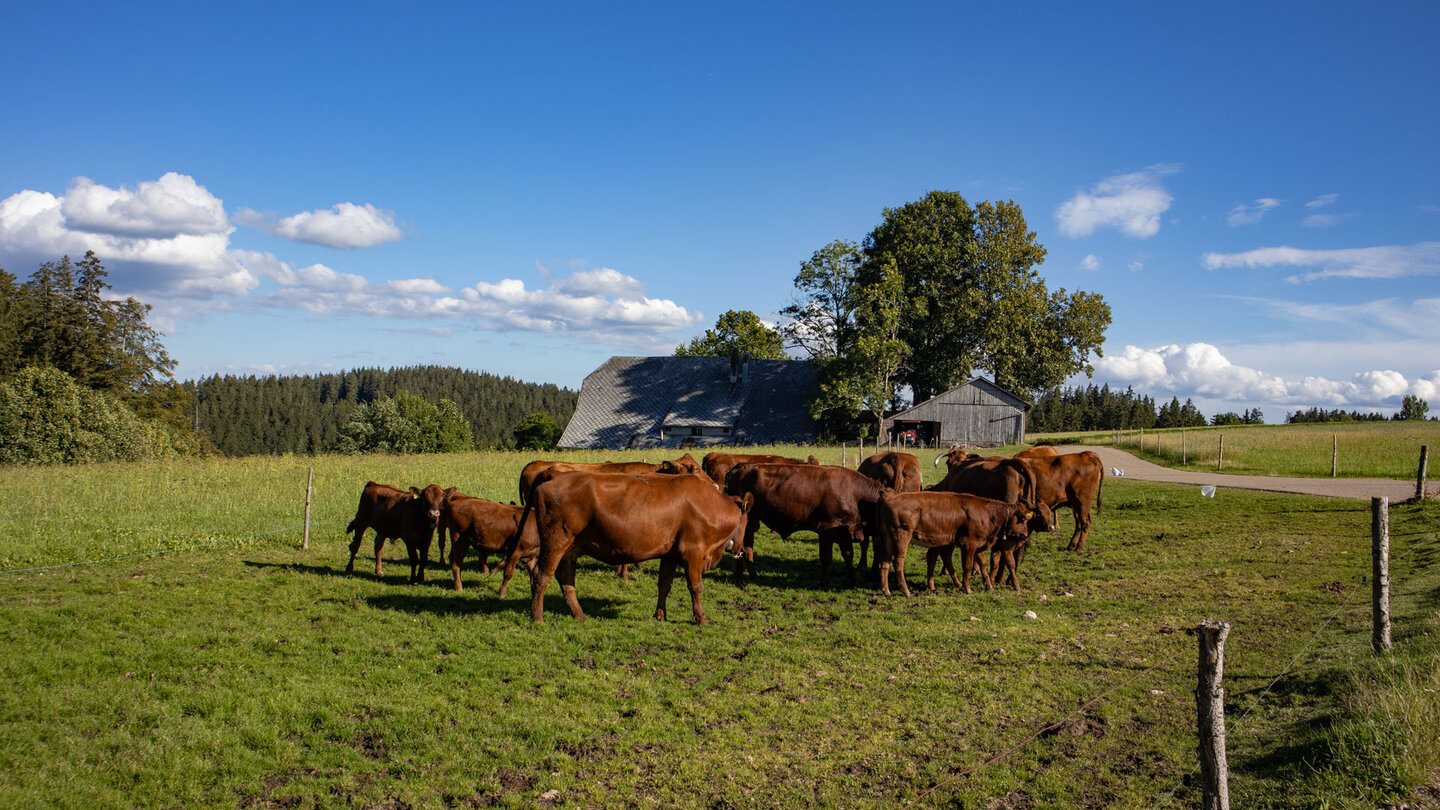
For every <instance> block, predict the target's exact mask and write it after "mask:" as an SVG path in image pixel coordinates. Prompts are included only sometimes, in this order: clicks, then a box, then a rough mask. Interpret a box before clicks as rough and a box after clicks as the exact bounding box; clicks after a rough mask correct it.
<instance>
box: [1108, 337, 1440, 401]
mask: <svg viewBox="0 0 1440 810" xmlns="http://www.w3.org/2000/svg"><path fill="white" fill-rule="evenodd" d="M1094 366H1095V374H1096V376H1097V377H1099V378H1101V379H1103V380H1105V381H1107V382H1109V383H1111V384H1120V385H1133V386H1135V387H1136V388H1138V389H1140V390H1141V391H1144V392H1148V393H1152V394H1155V395H1157V397H1158V394H1159V393H1160V392H1164V393H1167V394H1172V395H1174V396H1176V397H1181V398H1191V397H1197V398H1202V399H1208V400H1215V401H1220V402H1252V403H1264V404H1273V405H1282V406H1296V407H1298V408H1299V409H1304V408H1307V407H1327V408H1340V407H1343V408H1352V407H1354V408H1376V407H1382V408H1383V407H1396V406H1398V405H1399V404H1400V399H1401V398H1402V397H1403V396H1405V395H1406V394H1417V395H1419V396H1422V397H1424V396H1427V392H1429V394H1431V395H1433V393H1434V392H1435V391H1436V390H1437V387H1440V370H1436V371H1433V372H1430V373H1428V374H1426V375H1425V376H1423V377H1418V378H1416V379H1414V380H1407V379H1406V377H1405V375H1403V374H1401V373H1400V372H1398V371H1394V370H1392V369H1379V370H1374V371H1364V372H1360V373H1358V374H1355V375H1354V376H1353V377H1351V378H1350V379H1349V380H1330V379H1326V378H1324V377H1314V376H1309V377H1303V378H1301V379H1298V380H1286V379H1284V378H1282V377H1280V376H1278V375H1275V374H1270V373H1267V372H1264V371H1261V370H1258V369H1255V368H1250V367H1248V366H1243V365H1238V364H1235V363H1232V362H1231V361H1230V360H1229V359H1228V358H1226V357H1225V355H1224V354H1222V353H1221V352H1220V350H1219V349H1218V348H1217V347H1215V346H1213V345H1211V344H1209V343H1191V344H1189V345H1186V346H1179V345H1175V344H1170V345H1168V346H1160V347H1158V348H1151V349H1143V348H1140V347H1138V346H1126V347H1125V349H1124V351H1122V352H1120V353H1118V354H1110V355H1107V356H1105V357H1100V358H1096V359H1095V361H1094Z"/></svg>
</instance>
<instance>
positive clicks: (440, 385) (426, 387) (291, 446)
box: [186, 366, 578, 456]
mask: <svg viewBox="0 0 1440 810" xmlns="http://www.w3.org/2000/svg"><path fill="white" fill-rule="evenodd" d="M186 387H187V388H192V390H194V391H195V392H196V394H197V396H198V405H197V407H196V414H197V417H198V422H199V430H200V432H201V433H202V434H204V435H205V436H206V437H207V438H208V439H209V440H210V441H211V442H213V443H214V444H215V446H216V447H217V448H219V449H220V451H221V452H223V453H225V454H226V455H230V456H248V455H257V454H278V453H316V452H324V451H326V450H329V449H331V448H333V447H334V444H335V440H336V438H337V437H338V436H339V433H340V427H341V426H342V425H344V424H345V422H346V421H347V420H348V419H349V418H350V414H351V411H353V410H354V409H355V407H356V406H357V405H359V404H362V403H369V402H372V401H374V400H377V399H385V398H387V397H391V396H394V395H395V394H396V393H398V392H400V391H409V392H410V393H412V394H416V395H418V396H421V397H424V398H425V399H428V400H431V401H435V400H439V399H441V398H448V399H451V400H453V401H454V402H455V404H457V405H459V406H460V410H461V411H462V412H463V413H464V414H465V418H466V420H468V421H469V422H470V427H471V428H472V429H473V430H474V432H475V443H476V446H477V447H481V448H495V447H503V446H506V445H507V444H508V443H509V442H510V441H511V433H510V432H511V429H512V428H514V427H515V425H516V424H518V423H519V422H520V420H521V419H523V418H524V417H525V416H526V415H528V414H531V413H535V412H537V411H545V412H548V413H549V414H550V415H551V416H553V417H555V421H556V422H558V423H559V424H561V425H564V424H565V423H566V422H567V421H568V420H569V419H570V414H571V413H573V412H574V411H575V399H576V397H577V396H578V394H577V392H575V391H571V390H569V389H566V388H561V387H559V386H556V385H549V384H539V383H529V382H522V381H520V380H516V379H512V378H510V377H498V376H495V375H493V374H486V373H483V372H476V371H467V370H464V369H458V368H446V367H441V366H415V367H406V368H392V369H378V368H362V369H355V370H353V371H346V372H341V373H337V374H317V375H290V376H274V375H271V376H267V377H256V376H244V377H240V376H233V375H225V376H220V375H216V376H213V377H205V378H202V379H200V380H199V381H198V383H197V382H188V383H186Z"/></svg>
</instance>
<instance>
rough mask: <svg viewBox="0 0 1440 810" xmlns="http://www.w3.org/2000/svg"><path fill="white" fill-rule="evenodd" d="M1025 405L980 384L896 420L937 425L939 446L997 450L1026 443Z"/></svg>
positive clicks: (950, 393)
mask: <svg viewBox="0 0 1440 810" xmlns="http://www.w3.org/2000/svg"><path fill="white" fill-rule="evenodd" d="M1024 408H1025V405H1024V403H1023V402H1021V401H1019V400H1017V399H1015V398H1014V397H1011V396H1009V395H1008V394H1006V393H1005V392H1004V391H1001V390H1000V389H998V388H995V387H994V386H992V385H989V384H988V383H986V382H985V381H983V380H978V381H972V382H970V383H967V384H965V385H962V386H960V387H958V388H952V389H950V390H949V391H946V392H945V393H943V394H940V395H939V396H936V397H935V398H934V399H931V400H929V401H927V402H924V403H921V404H920V405H917V406H915V407H914V408H911V409H910V410H908V411H906V412H905V413H904V415H903V416H902V415H901V414H896V416H895V418H904V419H913V420H918V421H924V422H939V423H940V442H941V443H942V444H974V445H984V446H992V447H993V446H999V445H1002V444H1021V443H1023V442H1024V441H1025V410H1024Z"/></svg>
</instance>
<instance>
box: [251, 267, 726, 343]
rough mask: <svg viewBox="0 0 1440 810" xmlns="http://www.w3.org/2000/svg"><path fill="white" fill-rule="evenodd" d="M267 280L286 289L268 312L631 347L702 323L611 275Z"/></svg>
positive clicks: (311, 273)
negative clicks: (528, 280)
mask: <svg viewBox="0 0 1440 810" xmlns="http://www.w3.org/2000/svg"><path fill="white" fill-rule="evenodd" d="M263 273H264V275H266V276H268V277H269V278H272V279H274V280H275V281H276V282H277V283H278V284H279V285H280V288H279V289H278V290H276V291H274V292H271V293H269V294H266V295H265V296H263V297H262V302H263V303H264V304H265V305H267V306H274V307H282V308H288V309H298V310H301V311H303V312H307V313H310V314H312V315H317V316H323V315H344V314H360V315H369V316H375V317H382V318H399V319H408V320H425V321H428V320H433V319H447V320H454V321H458V322H461V323H468V324H470V325H471V326H474V327H475V328H479V329H484V330H488V331H502V332H508V331H526V332H543V333H552V334H553V333H567V334H569V333H573V334H581V335H589V336H591V337H593V338H594V339H596V340H597V341H600V342H605V341H618V342H622V343H628V344H633V343H635V342H636V341H637V340H642V341H643V340H644V339H645V338H647V337H652V336H654V335H658V334H661V333H665V332H670V331H674V330H678V329H687V328H691V327H693V326H695V325H697V324H698V323H699V322H700V316H699V315H698V313H697V314H692V313H690V312H689V311H688V310H686V308H685V307H683V306H680V305H679V304H677V303H675V302H674V301H670V300H667V299H656V298H649V297H647V296H645V295H644V285H643V284H641V283H640V282H639V281H638V280H637V279H634V278H632V277H630V276H626V275H624V274H622V273H620V272H618V271H616V270H611V269H608V268H606V269H603V270H596V271H581V272H577V273H575V274H573V275H571V276H568V277H560V278H554V279H550V280H549V286H548V287H547V288H544V289H533V290H532V289H527V288H526V286H525V282H524V281H521V280H520V279H513V278H507V279H501V280H500V281H498V282H489V281H479V282H476V283H475V284H474V285H472V286H470V287H465V288H463V289H461V290H459V291H458V292H456V291H455V290H452V289H451V288H450V287H447V286H445V285H444V284H441V283H440V282H438V281H436V280H435V279H432V278H411V279H395V280H391V281H387V282H383V283H376V282H371V281H368V280H366V279H365V278H363V277H361V276H356V275H351V274H347V273H340V272H337V271H335V270H333V269H331V268H329V267H326V266H325V265H323V264H316V265H311V266H309V267H303V268H300V269H298V270H297V269H292V268H290V267H289V266H288V265H285V264H284V263H279V265H278V266H270V267H266V268H264V270H263Z"/></svg>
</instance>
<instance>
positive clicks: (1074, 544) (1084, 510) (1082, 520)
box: [1070, 501, 1090, 551]
mask: <svg viewBox="0 0 1440 810" xmlns="http://www.w3.org/2000/svg"><path fill="white" fill-rule="evenodd" d="M1070 514H1071V516H1073V517H1074V518H1075V534H1074V536H1072V537H1071V538H1070V550H1071V551H1083V550H1084V549H1085V538H1086V537H1089V536H1090V504H1088V503H1079V504H1077V503H1076V502H1074V501H1072V502H1071V503H1070Z"/></svg>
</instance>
